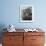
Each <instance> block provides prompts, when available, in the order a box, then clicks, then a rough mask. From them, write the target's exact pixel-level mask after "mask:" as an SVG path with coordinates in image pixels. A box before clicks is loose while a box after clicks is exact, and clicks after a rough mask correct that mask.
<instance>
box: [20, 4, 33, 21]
mask: <svg viewBox="0 0 46 46" xmlns="http://www.w3.org/2000/svg"><path fill="white" fill-rule="evenodd" d="M33 21H34V8H33V6H32V5H20V22H33Z"/></svg>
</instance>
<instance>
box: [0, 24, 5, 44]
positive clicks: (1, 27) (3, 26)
mask: <svg viewBox="0 0 46 46" xmlns="http://www.w3.org/2000/svg"><path fill="white" fill-rule="evenodd" d="M4 28H6V26H5V25H4V24H0V43H2V36H3V34H2V33H3V32H5V31H6V30H4Z"/></svg>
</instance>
